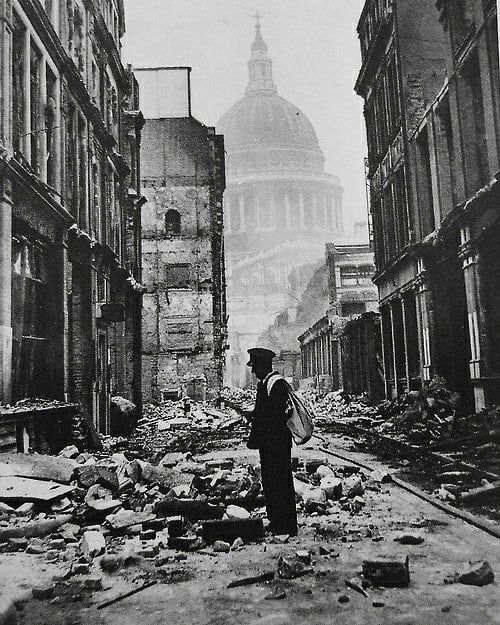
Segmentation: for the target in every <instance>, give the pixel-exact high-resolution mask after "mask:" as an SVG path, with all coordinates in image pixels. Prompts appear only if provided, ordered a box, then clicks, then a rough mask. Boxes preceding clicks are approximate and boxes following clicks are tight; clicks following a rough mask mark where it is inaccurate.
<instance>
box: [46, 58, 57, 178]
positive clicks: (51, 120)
mask: <svg viewBox="0 0 500 625" xmlns="http://www.w3.org/2000/svg"><path fill="white" fill-rule="evenodd" d="M46 83H47V87H46V90H47V102H46V104H45V133H46V141H47V143H46V146H47V184H48V185H49V186H50V187H55V186H56V170H55V160H56V154H55V150H56V145H55V142H54V126H55V125H56V77H55V76H54V74H53V73H52V71H51V70H50V68H49V67H47V75H46Z"/></svg>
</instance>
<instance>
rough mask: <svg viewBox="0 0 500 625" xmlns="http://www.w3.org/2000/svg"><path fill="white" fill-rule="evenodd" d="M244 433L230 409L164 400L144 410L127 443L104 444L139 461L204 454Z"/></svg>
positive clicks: (239, 418) (244, 425)
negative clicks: (123, 449) (123, 450)
mask: <svg viewBox="0 0 500 625" xmlns="http://www.w3.org/2000/svg"><path fill="white" fill-rule="evenodd" d="M247 432H248V424H247V422H246V420H245V419H244V418H243V417H242V416H241V415H240V414H238V413H237V412H236V411H235V410H233V409H230V408H221V409H217V408H214V407H213V406H211V405H210V404H208V403H196V402H192V401H188V400H178V401H173V400H166V401H163V402H161V403H159V404H146V405H145V406H144V408H143V414H142V417H141V418H140V419H139V421H138V424H137V428H136V429H135V431H134V433H133V436H132V437H131V438H130V439H112V440H108V441H106V444H107V447H108V448H113V447H114V448H116V449H119V448H120V446H121V447H126V448H127V449H129V450H130V451H137V453H140V454H141V455H142V456H143V457H148V456H154V455H155V454H156V456H158V455H159V454H162V453H166V452H167V451H189V452H191V453H204V452H208V451H212V450H215V449H222V448H227V447H228V446H230V445H231V444H232V443H234V444H236V443H239V442H241V440H242V439H244V438H245V437H246V435H247Z"/></svg>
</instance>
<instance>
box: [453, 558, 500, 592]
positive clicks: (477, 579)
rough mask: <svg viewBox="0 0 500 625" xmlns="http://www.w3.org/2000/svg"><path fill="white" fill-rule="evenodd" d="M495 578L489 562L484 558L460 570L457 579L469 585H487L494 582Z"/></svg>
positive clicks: (460, 582)
mask: <svg viewBox="0 0 500 625" xmlns="http://www.w3.org/2000/svg"><path fill="white" fill-rule="evenodd" d="M494 579H495V574H494V573H493V570H492V568H491V566H490V564H489V562H486V561H485V560H483V561H479V562H471V563H470V564H469V565H468V566H467V567H466V568H465V569H464V570H463V571H460V572H458V573H457V578H456V581H457V582H458V583H459V584H467V585H468V586H486V585H487V584H492V583H493V581H494Z"/></svg>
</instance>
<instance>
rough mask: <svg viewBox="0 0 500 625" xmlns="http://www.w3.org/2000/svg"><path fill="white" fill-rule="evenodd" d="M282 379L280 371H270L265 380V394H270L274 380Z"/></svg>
mask: <svg viewBox="0 0 500 625" xmlns="http://www.w3.org/2000/svg"><path fill="white" fill-rule="evenodd" d="M284 379H285V378H284V377H283V376H282V375H281V374H280V373H277V372H276V371H273V372H272V373H270V374H269V375H268V376H267V378H266V380H265V384H266V390H267V394H268V395H269V394H270V392H271V390H272V388H273V386H274V383H275V382H277V381H278V380H284Z"/></svg>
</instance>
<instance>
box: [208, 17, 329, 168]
mask: <svg viewBox="0 0 500 625" xmlns="http://www.w3.org/2000/svg"><path fill="white" fill-rule="evenodd" d="M217 131H218V132H219V133H221V134H222V135H224V144H225V147H226V151H227V160H226V165H227V173H228V175H229V177H231V176H232V175H233V174H236V172H238V173H239V174H242V173H244V172H245V171H246V172H247V173H248V172H254V173H255V172H258V171H260V172H262V173H264V174H266V175H268V174H269V173H270V172H277V171H283V170H287V171H295V172H300V171H302V172H309V173H313V172H315V173H322V172H323V166H324V155H323V152H322V151H321V148H320V147H319V143H318V137H317V136H316V132H315V130H314V128H313V126H312V124H311V122H310V121H309V120H308V119H307V117H306V116H305V115H304V113H303V112H302V111H301V110H300V109H299V108H298V107H296V106H295V105H294V104H292V103H291V102H289V101H288V100H285V98H282V97H281V96H279V95H278V91H277V89H276V85H275V84H274V80H273V62H272V60H271V58H270V57H269V55H268V51H267V45H266V43H265V42H264V40H263V39H262V34H261V27H260V23H259V22H257V25H256V33H255V40H254V42H253V44H252V48H251V57H250V60H249V61H248V86H247V89H246V92H245V97H244V98H242V99H241V100H239V101H238V102H236V104H234V105H233V106H232V107H231V108H230V109H229V110H228V111H227V112H226V113H225V114H224V115H223V116H222V118H221V119H220V121H219V123H218V124H217Z"/></svg>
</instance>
